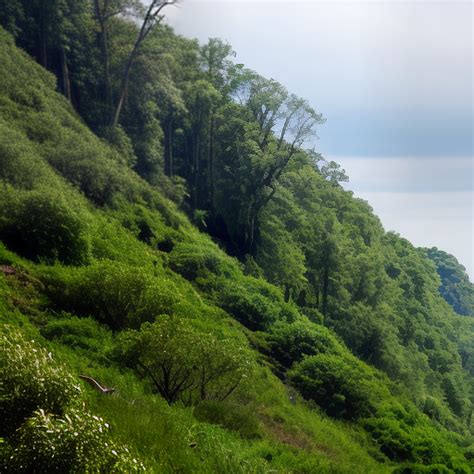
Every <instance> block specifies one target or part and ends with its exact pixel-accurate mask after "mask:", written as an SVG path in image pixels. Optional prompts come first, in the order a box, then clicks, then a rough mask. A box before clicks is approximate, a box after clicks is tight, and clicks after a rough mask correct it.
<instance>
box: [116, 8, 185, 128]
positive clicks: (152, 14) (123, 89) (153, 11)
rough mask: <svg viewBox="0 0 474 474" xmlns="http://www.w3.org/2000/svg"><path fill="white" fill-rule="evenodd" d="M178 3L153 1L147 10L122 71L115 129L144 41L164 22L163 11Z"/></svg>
mask: <svg viewBox="0 0 474 474" xmlns="http://www.w3.org/2000/svg"><path fill="white" fill-rule="evenodd" d="M176 1H177V0H152V1H151V2H150V4H149V6H148V7H147V8H146V10H145V14H144V17H143V21H142V24H141V27H140V30H139V31H138V34H137V37H136V39H135V43H134V45H133V48H132V50H131V51H130V54H129V55H128V59H127V61H126V63H125V66H124V68H123V71H122V77H121V81H120V89H119V94H118V102H117V106H116V108H115V112H114V115H113V118H112V126H113V127H114V128H115V127H117V125H118V122H119V118H120V113H121V111H122V107H123V104H124V101H125V97H126V95H127V91H128V82H129V79H130V71H131V69H132V66H133V63H134V62H135V59H136V58H137V55H138V53H139V51H140V47H141V45H142V43H143V41H144V40H145V39H146V37H147V36H148V35H149V34H150V32H151V31H152V30H153V28H154V27H155V26H156V25H157V24H159V23H160V22H161V21H162V20H163V18H164V16H163V15H160V13H161V12H162V10H163V9H164V8H165V7H167V6H169V5H174V4H175V3H176Z"/></svg>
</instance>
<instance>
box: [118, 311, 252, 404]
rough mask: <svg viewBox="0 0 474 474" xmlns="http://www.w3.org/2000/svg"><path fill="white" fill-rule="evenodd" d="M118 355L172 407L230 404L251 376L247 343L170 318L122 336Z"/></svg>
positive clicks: (186, 321)
mask: <svg viewBox="0 0 474 474" xmlns="http://www.w3.org/2000/svg"><path fill="white" fill-rule="evenodd" d="M210 348H212V350H210ZM117 355H118V358H119V359H120V360H121V361H122V362H125V363H126V364H128V365H129V366H131V367H133V368H135V369H136V370H137V371H138V373H140V375H141V376H142V377H144V378H147V379H148V380H149V381H150V382H151V383H152V384H153V387H154V389H155V391H156V392H157V393H159V394H160V395H161V396H162V397H163V398H164V399H165V400H166V401H167V402H168V403H170V404H171V403H174V402H176V401H178V400H181V401H184V402H187V403H196V401H202V400H206V399H213V400H220V401H222V400H225V399H226V398H228V397H229V396H230V395H231V394H232V393H233V392H234V390H235V389H236V388H237V387H238V385H239V384H240V383H241V382H242V381H243V379H245V378H247V377H248V375H249V373H250V371H251V358H250V355H249V351H248V349H247V348H246V347H245V346H244V343H243V342H242V341H240V340H237V339H235V338H231V337H229V336H227V335H226V334H222V333H219V332H217V331H216V330H214V329H213V328H210V327H207V326H204V327H200V325H198V323H193V322H191V321H190V320H186V319H184V318H178V317H171V316H166V315H163V316H160V318H158V320H157V321H156V322H155V323H153V324H150V323H145V324H143V326H142V327H141V328H140V331H127V332H125V333H122V334H121V335H120V339H119V347H118V354H117Z"/></svg>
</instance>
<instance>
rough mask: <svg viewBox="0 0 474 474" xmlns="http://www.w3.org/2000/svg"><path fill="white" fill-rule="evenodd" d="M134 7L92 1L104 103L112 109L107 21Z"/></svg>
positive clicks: (126, 0)
mask: <svg viewBox="0 0 474 474" xmlns="http://www.w3.org/2000/svg"><path fill="white" fill-rule="evenodd" d="M133 5H136V2H135V1H134V0H94V14H95V18H96V20H97V22H98V23H99V27H100V48H101V54H102V62H103V67H104V85H105V103H106V106H107V107H108V108H109V109H110V108H111V107H112V89H111V83H110V53H109V20H110V18H112V17H114V16H116V15H119V14H122V13H124V12H125V11H126V10H127V9H128V8H130V7H132V6H133Z"/></svg>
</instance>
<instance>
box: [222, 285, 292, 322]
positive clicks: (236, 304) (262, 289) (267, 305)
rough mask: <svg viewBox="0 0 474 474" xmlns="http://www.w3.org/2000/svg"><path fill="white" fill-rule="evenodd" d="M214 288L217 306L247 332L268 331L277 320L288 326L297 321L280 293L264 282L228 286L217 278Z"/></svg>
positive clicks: (290, 306) (290, 307)
mask: <svg viewBox="0 0 474 474" xmlns="http://www.w3.org/2000/svg"><path fill="white" fill-rule="evenodd" d="M213 286H214V288H215V290H214V293H215V300H216V304H218V305H219V306H220V307H221V308H222V309H224V310H225V311H227V312H228V313H229V314H231V315H232V316H233V317H234V318H235V319H237V320H238V321H240V322H241V323H242V324H244V325H245V326H247V327H248V328H249V329H252V330H267V329H268V328H270V327H271V326H272V324H274V323H275V322H276V321H278V320H286V321H289V322H291V321H293V320H294V319H296V318H297V317H298V312H297V310H296V309H295V308H294V307H293V306H292V305H290V304H288V303H285V302H284V300H283V297H282V295H281V292H280V291H279V290H278V289H277V288H276V287H274V286H273V285H270V284H269V283H267V282H265V281H264V280H261V279H258V278H253V277H242V278H241V279H240V280H235V279H234V280H233V281H231V282H230V281H229V280H226V279H223V278H219V279H217V280H216V281H215V282H214V283H213Z"/></svg>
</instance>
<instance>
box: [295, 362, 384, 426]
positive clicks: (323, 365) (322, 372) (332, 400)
mask: <svg viewBox="0 0 474 474" xmlns="http://www.w3.org/2000/svg"><path fill="white" fill-rule="evenodd" d="M288 377H289V379H290V381H291V383H292V384H293V385H294V386H295V387H296V388H297V389H298V390H299V391H300V393H301V394H302V395H303V397H305V398H306V399H308V400H314V401H315V402H316V403H317V404H318V405H320V406H321V408H323V409H324V410H325V411H326V412H327V413H328V414H329V415H330V416H333V417H336V418H346V419H355V418H360V417H365V416H369V415H370V414H372V413H374V411H375V406H374V397H375V396H376V395H375V394H376V393H377V390H376V386H375V384H374V383H370V381H369V380H368V379H369V378H370V374H369V372H368V370H367V371H366V372H365V371H364V370H363V369H362V368H361V367H358V366H357V365H356V362H355V361H354V362H349V361H346V360H344V359H342V358H341V357H339V356H335V355H330V354H318V355H314V356H309V357H306V358H305V359H303V360H302V361H301V362H299V363H297V364H295V365H294V367H293V369H292V370H290V371H289V373H288Z"/></svg>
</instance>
